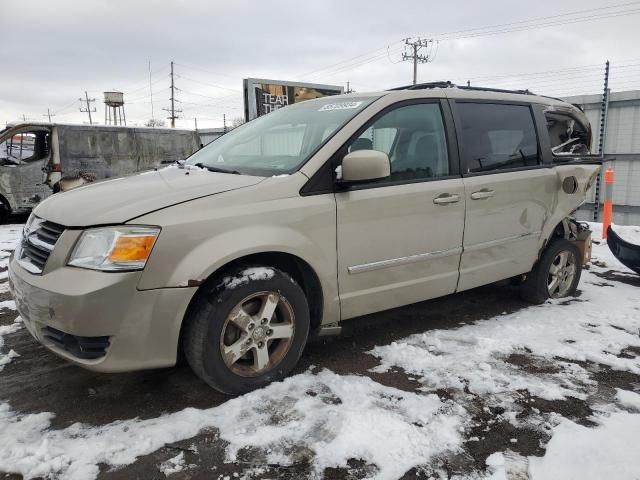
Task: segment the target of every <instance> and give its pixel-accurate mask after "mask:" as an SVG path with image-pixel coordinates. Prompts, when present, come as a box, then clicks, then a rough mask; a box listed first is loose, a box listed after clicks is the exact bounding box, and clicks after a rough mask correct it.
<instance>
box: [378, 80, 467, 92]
mask: <svg viewBox="0 0 640 480" xmlns="http://www.w3.org/2000/svg"><path fill="white" fill-rule="evenodd" d="M455 86H456V85H454V84H453V83H451V82H450V81H448V80H447V81H442V82H427V83H417V84H415V85H404V86H402V87H395V88H390V89H389V91H391V90H425V89H427V88H453V87H455Z"/></svg>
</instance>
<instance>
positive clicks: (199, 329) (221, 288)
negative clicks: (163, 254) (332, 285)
mask: <svg viewBox="0 0 640 480" xmlns="http://www.w3.org/2000/svg"><path fill="white" fill-rule="evenodd" d="M274 304H275V306H274ZM271 312H273V313H272V314H271ZM309 324H310V320H309V305H308V303H307V298H306V296H305V294H304V292H303V290H302V288H300V286H299V285H298V284H297V283H296V282H295V280H293V278H291V277H290V276H289V275H288V274H287V273H285V272H283V271H280V270H277V269H275V268H271V267H264V266H249V267H247V266H243V267H238V268H236V269H234V270H231V271H229V272H228V275H225V276H223V277H222V278H218V279H217V280H216V281H214V282H213V283H211V284H208V285H205V286H203V288H202V289H201V290H200V291H199V292H198V293H197V294H196V297H195V299H194V303H193V304H192V306H191V308H190V309H189V312H188V313H187V316H186V318H185V327H184V332H183V348H184V354H185V357H186V359H187V362H188V363H189V365H190V366H191V368H192V369H193V371H194V372H195V373H196V375H198V376H199V377H200V378H201V379H202V380H204V381H205V382H206V383H208V384H209V385H210V386H212V387H213V388H215V389H216V390H219V391H220V392H222V393H227V394H231V395H238V394H241V393H246V392H249V391H251V390H254V389H256V388H260V387H263V386H265V385H267V384H268V383H271V382H273V381H275V380H280V379H282V378H284V377H285V376H286V375H287V374H289V372H291V370H292V369H293V368H294V367H295V365H296V363H297V362H298V360H299V359H300V356H301V355H302V351H303V349H304V347H305V345H306V342H307V337H308V335H309ZM287 335H289V336H287ZM265 348H266V351H267V357H265ZM224 352H226V354H225V353H224ZM265 358H266V359H268V361H265ZM270 364H272V365H270Z"/></svg>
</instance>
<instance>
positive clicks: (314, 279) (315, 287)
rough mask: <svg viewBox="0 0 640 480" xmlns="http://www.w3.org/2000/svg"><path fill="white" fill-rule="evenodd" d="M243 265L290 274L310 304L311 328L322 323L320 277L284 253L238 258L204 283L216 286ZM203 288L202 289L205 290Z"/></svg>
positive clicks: (299, 261) (308, 266) (301, 261)
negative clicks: (227, 274) (273, 269)
mask: <svg viewBox="0 0 640 480" xmlns="http://www.w3.org/2000/svg"><path fill="white" fill-rule="evenodd" d="M242 265H261V266H268V267H273V268H277V269H278V270H282V271H283V272H286V273H287V274H289V275H290V276H291V277H292V278H293V279H294V280H295V281H296V282H297V283H298V285H300V288H302V290H303V291H304V294H305V296H306V297H307V302H309V315H310V319H311V328H315V327H318V326H319V325H320V322H321V321H322V308H323V304H324V303H323V302H324V299H323V295H322V286H321V284H320V280H319V279H318V275H317V274H316V272H315V271H314V270H313V268H311V265H309V264H308V263H307V262H305V261H304V260H302V259H301V258H300V257H296V256H295V255H291V254H289V253H282V252H264V253H255V254H252V255H247V256H244V257H240V258H237V259H235V260H233V261H231V262H229V263H227V264H225V265H223V266H222V267H220V268H219V269H217V270H216V271H215V272H213V273H212V274H211V275H210V276H209V278H207V280H206V281H205V282H204V283H203V287H204V286H206V285H209V286H211V285H212V284H216V283H217V280H218V279H219V278H220V277H222V276H224V275H225V274H226V272H228V271H229V270H232V269H235V268H237V267H239V266H242ZM203 287H201V288H203Z"/></svg>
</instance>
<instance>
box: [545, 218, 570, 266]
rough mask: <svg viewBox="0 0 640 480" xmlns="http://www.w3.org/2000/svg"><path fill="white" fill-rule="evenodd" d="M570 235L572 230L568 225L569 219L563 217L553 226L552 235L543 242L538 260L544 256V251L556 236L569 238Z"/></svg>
mask: <svg viewBox="0 0 640 480" xmlns="http://www.w3.org/2000/svg"><path fill="white" fill-rule="evenodd" d="M569 236H570V231H569V227H568V225H567V219H566V218H563V219H562V220H560V222H559V223H558V224H557V225H556V226H555V227H554V228H553V230H552V231H551V235H549V238H547V239H546V240H545V242H544V243H543V244H542V247H541V248H540V251H539V252H538V260H539V259H540V257H541V256H542V253H543V252H544V251H545V250H546V248H547V247H548V246H549V244H550V243H551V242H552V240H553V239H554V238H569Z"/></svg>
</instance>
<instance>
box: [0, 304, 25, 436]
mask: <svg viewBox="0 0 640 480" xmlns="http://www.w3.org/2000/svg"><path fill="white" fill-rule="evenodd" d="M3 303H4V302H3ZM21 328H22V319H21V318H20V317H18V318H16V319H15V320H14V321H13V323H11V324H9V325H0V371H2V370H3V369H4V367H5V365H8V364H9V363H11V361H12V360H13V359H14V358H16V357H19V356H20V355H19V354H18V353H17V352H16V351H15V350H13V349H11V350H9V352H7V353H2V352H3V350H4V348H3V347H4V336H5V335H9V334H11V333H15V332H17V331H18V330H20V329H21ZM0 444H1V443H0Z"/></svg>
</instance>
